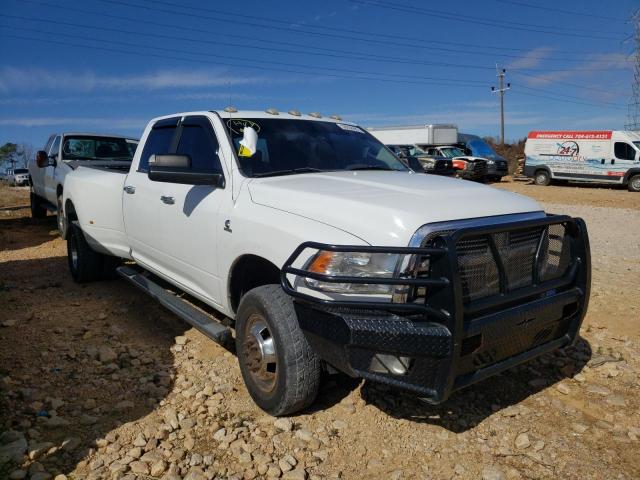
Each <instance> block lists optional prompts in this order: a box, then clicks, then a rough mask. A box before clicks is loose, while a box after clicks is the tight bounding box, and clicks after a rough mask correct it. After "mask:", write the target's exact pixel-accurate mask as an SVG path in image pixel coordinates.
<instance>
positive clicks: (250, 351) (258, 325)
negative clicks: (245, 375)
mask: <svg viewBox="0 0 640 480" xmlns="http://www.w3.org/2000/svg"><path fill="white" fill-rule="evenodd" d="M245 328H246V330H245V341H244V344H243V352H242V353H243V356H244V361H245V363H246V365H247V370H248V371H249V374H250V375H251V377H252V378H253V380H254V381H255V383H256V385H257V386H258V387H259V388H260V390H262V391H263V392H271V391H272V390H273V389H274V388H275V386H276V380H277V376H276V369H277V356H276V347H275V343H274V341H273V337H272V336H271V332H270V331H269V327H268V326H267V322H266V321H265V319H264V317H263V316H262V315H261V314H259V313H253V314H252V315H251V316H250V317H249V319H248V321H247V325H246V327H245Z"/></svg>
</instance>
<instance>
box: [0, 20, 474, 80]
mask: <svg viewBox="0 0 640 480" xmlns="http://www.w3.org/2000/svg"><path fill="white" fill-rule="evenodd" d="M3 16H4V15H2V14H0V17H3ZM2 27H4V28H10V29H15V30H19V31H30V32H35V33H49V34H52V35H57V36H63V37H68V38H74V39H79V40H89V41H93V42H102V43H112V44H119V45H124V46H127V47H138V48H148V49H152V50H159V51H167V52H174V53H179V54H185V55H200V56H204V57H211V58H221V59H223V60H227V59H228V60H243V61H248V62H251V63H264V64H268V65H278V66H284V67H294V68H309V69H321V70H329V71H336V72H346V73H354V74H360V75H377V76H383V77H396V78H404V79H415V80H429V81H442V82H447V83H441V85H448V84H450V83H451V82H455V83H459V84H460V85H463V86H475V85H474V84H480V83H482V82H479V81H476V80H461V79H459V78H441V77H425V76H421V75H405V74H399V73H380V72H371V71H362V70H351V69H345V68H334V67H318V66H316V65H305V64H300V63H289V62H278V61H275V60H269V61H267V60H255V59H253V58H242V57H238V56H235V55H234V56H229V55H219V54H214V53H201V52H193V51H187V50H180V49H176V48H171V47H156V46H150V45H141V44H138V43H131V42H123V41H120V40H113V39H110V40H102V39H97V38H94V37H86V36H82V35H74V34H70V33H64V32H59V31H50V30H42V29H35V28H28V27H14V26H11V25H2ZM93 28H97V29H100V30H107V31H117V32H119V33H123V32H126V31H123V30H118V29H108V28H106V27H93ZM127 33H129V32H127ZM142 35H146V36H156V35H155V34H142Z"/></svg>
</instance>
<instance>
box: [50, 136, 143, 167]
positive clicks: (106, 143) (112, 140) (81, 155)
mask: <svg viewBox="0 0 640 480" xmlns="http://www.w3.org/2000/svg"><path fill="white" fill-rule="evenodd" d="M62 158H63V160H129V161H131V159H132V158H133V155H132V153H131V149H130V148H129V145H128V143H127V140H126V139H125V138H118V137H98V136H96V137H94V136H91V135H70V136H65V137H64V143H63V144H62Z"/></svg>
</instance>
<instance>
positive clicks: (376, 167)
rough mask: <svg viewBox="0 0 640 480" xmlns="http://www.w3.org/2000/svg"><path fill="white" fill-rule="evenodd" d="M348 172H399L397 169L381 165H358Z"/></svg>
mask: <svg viewBox="0 0 640 480" xmlns="http://www.w3.org/2000/svg"><path fill="white" fill-rule="evenodd" d="M348 170H386V171H390V172H391V171H398V170H396V169H395V168H390V167H383V166H381V165H358V166H355V167H351V168H349V169H348Z"/></svg>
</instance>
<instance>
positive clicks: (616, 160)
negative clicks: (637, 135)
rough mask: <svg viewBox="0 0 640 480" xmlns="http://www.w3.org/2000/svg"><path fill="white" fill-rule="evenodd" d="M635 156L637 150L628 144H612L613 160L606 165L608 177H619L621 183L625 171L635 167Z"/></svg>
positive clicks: (618, 142) (621, 142)
mask: <svg viewBox="0 0 640 480" xmlns="http://www.w3.org/2000/svg"><path fill="white" fill-rule="evenodd" d="M637 155H638V152H637V150H636V149H635V148H634V147H633V146H632V145H631V144H630V143H629V142H625V141H616V142H615V143H614V144H613V158H611V159H610V162H609V165H607V168H608V175H609V176H616V177H619V178H620V181H622V178H623V177H624V175H625V173H627V170H629V169H630V168H632V167H634V166H637V163H636V158H637Z"/></svg>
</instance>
